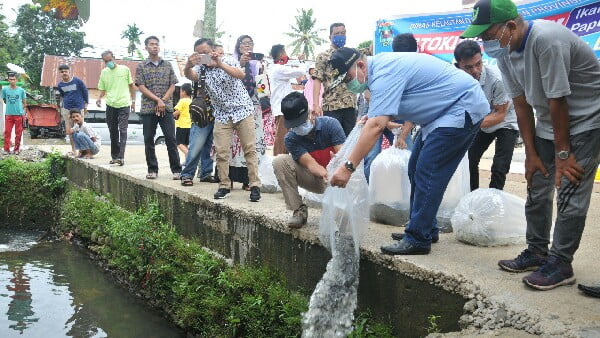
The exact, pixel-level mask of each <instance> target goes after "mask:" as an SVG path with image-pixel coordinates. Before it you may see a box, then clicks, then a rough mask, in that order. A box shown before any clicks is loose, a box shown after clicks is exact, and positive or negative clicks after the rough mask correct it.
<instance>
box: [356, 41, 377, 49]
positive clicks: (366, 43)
mask: <svg viewBox="0 0 600 338" xmlns="http://www.w3.org/2000/svg"><path fill="white" fill-rule="evenodd" d="M372 43H373V40H367V41H363V42H361V43H359V44H358V49H363V48H370V47H371V44H372Z"/></svg>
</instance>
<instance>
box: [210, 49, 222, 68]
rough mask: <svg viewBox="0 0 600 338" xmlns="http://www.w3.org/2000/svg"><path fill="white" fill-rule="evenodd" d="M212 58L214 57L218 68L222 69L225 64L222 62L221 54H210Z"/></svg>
mask: <svg viewBox="0 0 600 338" xmlns="http://www.w3.org/2000/svg"><path fill="white" fill-rule="evenodd" d="M210 56H211V57H212V60H213V62H214V63H215V66H216V67H218V68H221V67H222V66H223V62H221V57H219V54H218V53H217V52H212V53H210Z"/></svg>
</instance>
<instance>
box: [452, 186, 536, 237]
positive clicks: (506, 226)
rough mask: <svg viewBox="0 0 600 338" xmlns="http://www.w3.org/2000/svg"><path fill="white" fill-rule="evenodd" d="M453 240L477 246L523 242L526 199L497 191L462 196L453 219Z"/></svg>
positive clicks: (525, 226) (482, 191) (484, 191)
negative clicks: (454, 235) (454, 237)
mask: <svg viewBox="0 0 600 338" xmlns="http://www.w3.org/2000/svg"><path fill="white" fill-rule="evenodd" d="M452 227H453V228H454V233H455V234H456V239H458V240H459V241H461V242H466V243H469V244H473V245H477V246H498V245H509V244H519V243H525V231H526V228H527V222H526V221H525V200H523V199H522V198H519V197H517V196H515V195H511V194H509V193H507V192H504V191H501V190H498V189H487V188H486V189H477V190H475V191H473V192H471V193H469V194H467V195H466V196H464V197H463V198H462V199H461V200H460V203H458V206H457V207H456V210H455V212H454V215H453V216H452Z"/></svg>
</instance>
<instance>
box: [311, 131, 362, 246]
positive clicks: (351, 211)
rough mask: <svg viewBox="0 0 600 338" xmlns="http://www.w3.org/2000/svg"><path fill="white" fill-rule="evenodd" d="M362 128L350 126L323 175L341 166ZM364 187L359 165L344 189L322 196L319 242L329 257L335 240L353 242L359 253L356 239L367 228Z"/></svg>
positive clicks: (333, 188) (334, 190)
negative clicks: (351, 240) (342, 238)
mask: <svg viewBox="0 0 600 338" xmlns="http://www.w3.org/2000/svg"><path fill="white" fill-rule="evenodd" d="M362 127H363V126H362V125H357V126H356V127H354V129H353V130H352V132H351V133H350V135H348V137H347V138H346V142H344V145H343V146H342V148H341V149H340V151H339V152H338V153H337V154H336V155H335V157H334V158H333V159H332V160H331V162H329V165H328V166H327V172H328V174H329V177H330V178H331V177H332V176H333V174H334V172H335V171H336V170H337V169H338V168H339V166H340V165H342V163H344V162H345V161H346V160H347V159H348V156H349V155H350V153H351V152H352V149H354V146H355V145H356V142H357V141H358V137H359V136H360V132H361V131H362ZM368 193H369V190H368V186H367V180H366V179H365V174H364V171H363V165H362V162H361V163H360V164H359V165H358V166H357V167H356V171H354V173H352V176H351V177H350V180H349V181H348V184H347V185H346V187H345V188H343V189H342V188H337V187H331V186H330V187H327V189H325V193H324V194H323V200H322V201H323V202H322V205H323V207H322V208H323V211H322V212H321V219H320V222H319V239H320V240H321V242H322V243H323V245H325V247H326V248H328V249H329V250H330V251H331V252H332V254H333V253H334V251H335V250H336V248H335V243H336V242H338V241H336V238H337V237H344V238H346V237H349V236H351V237H352V238H353V240H354V243H355V245H354V247H355V248H356V250H357V253H358V250H359V247H360V246H359V244H360V239H361V237H362V235H363V234H364V233H365V232H366V230H367V227H368V225H369V210H368V207H367V206H368V205H369V198H368Z"/></svg>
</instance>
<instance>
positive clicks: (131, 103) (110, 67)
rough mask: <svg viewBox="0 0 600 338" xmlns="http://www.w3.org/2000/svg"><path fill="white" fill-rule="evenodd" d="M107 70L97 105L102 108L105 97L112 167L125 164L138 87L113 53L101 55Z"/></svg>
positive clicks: (102, 77)
mask: <svg viewBox="0 0 600 338" xmlns="http://www.w3.org/2000/svg"><path fill="white" fill-rule="evenodd" d="M101 56H102V60H103V61H104V63H105V64H106V68H104V69H103V70H102V73H100V79H99V80H98V89H99V90H100V96H99V97H98V100H96V106H98V107H100V104H101V103H102V98H103V97H104V96H105V95H106V124H107V125H108V132H109V134H110V156H111V160H110V162H109V163H110V164H117V165H120V166H122V165H123V164H125V160H124V157H125V144H127V125H128V123H129V112H130V110H129V109H130V108H131V111H133V110H134V109H135V86H134V85H133V78H132V77H131V71H130V70H129V68H128V67H127V66H123V65H117V64H116V63H115V61H114V57H113V53H112V52H111V51H109V50H107V51H104V52H102V54H101Z"/></svg>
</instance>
